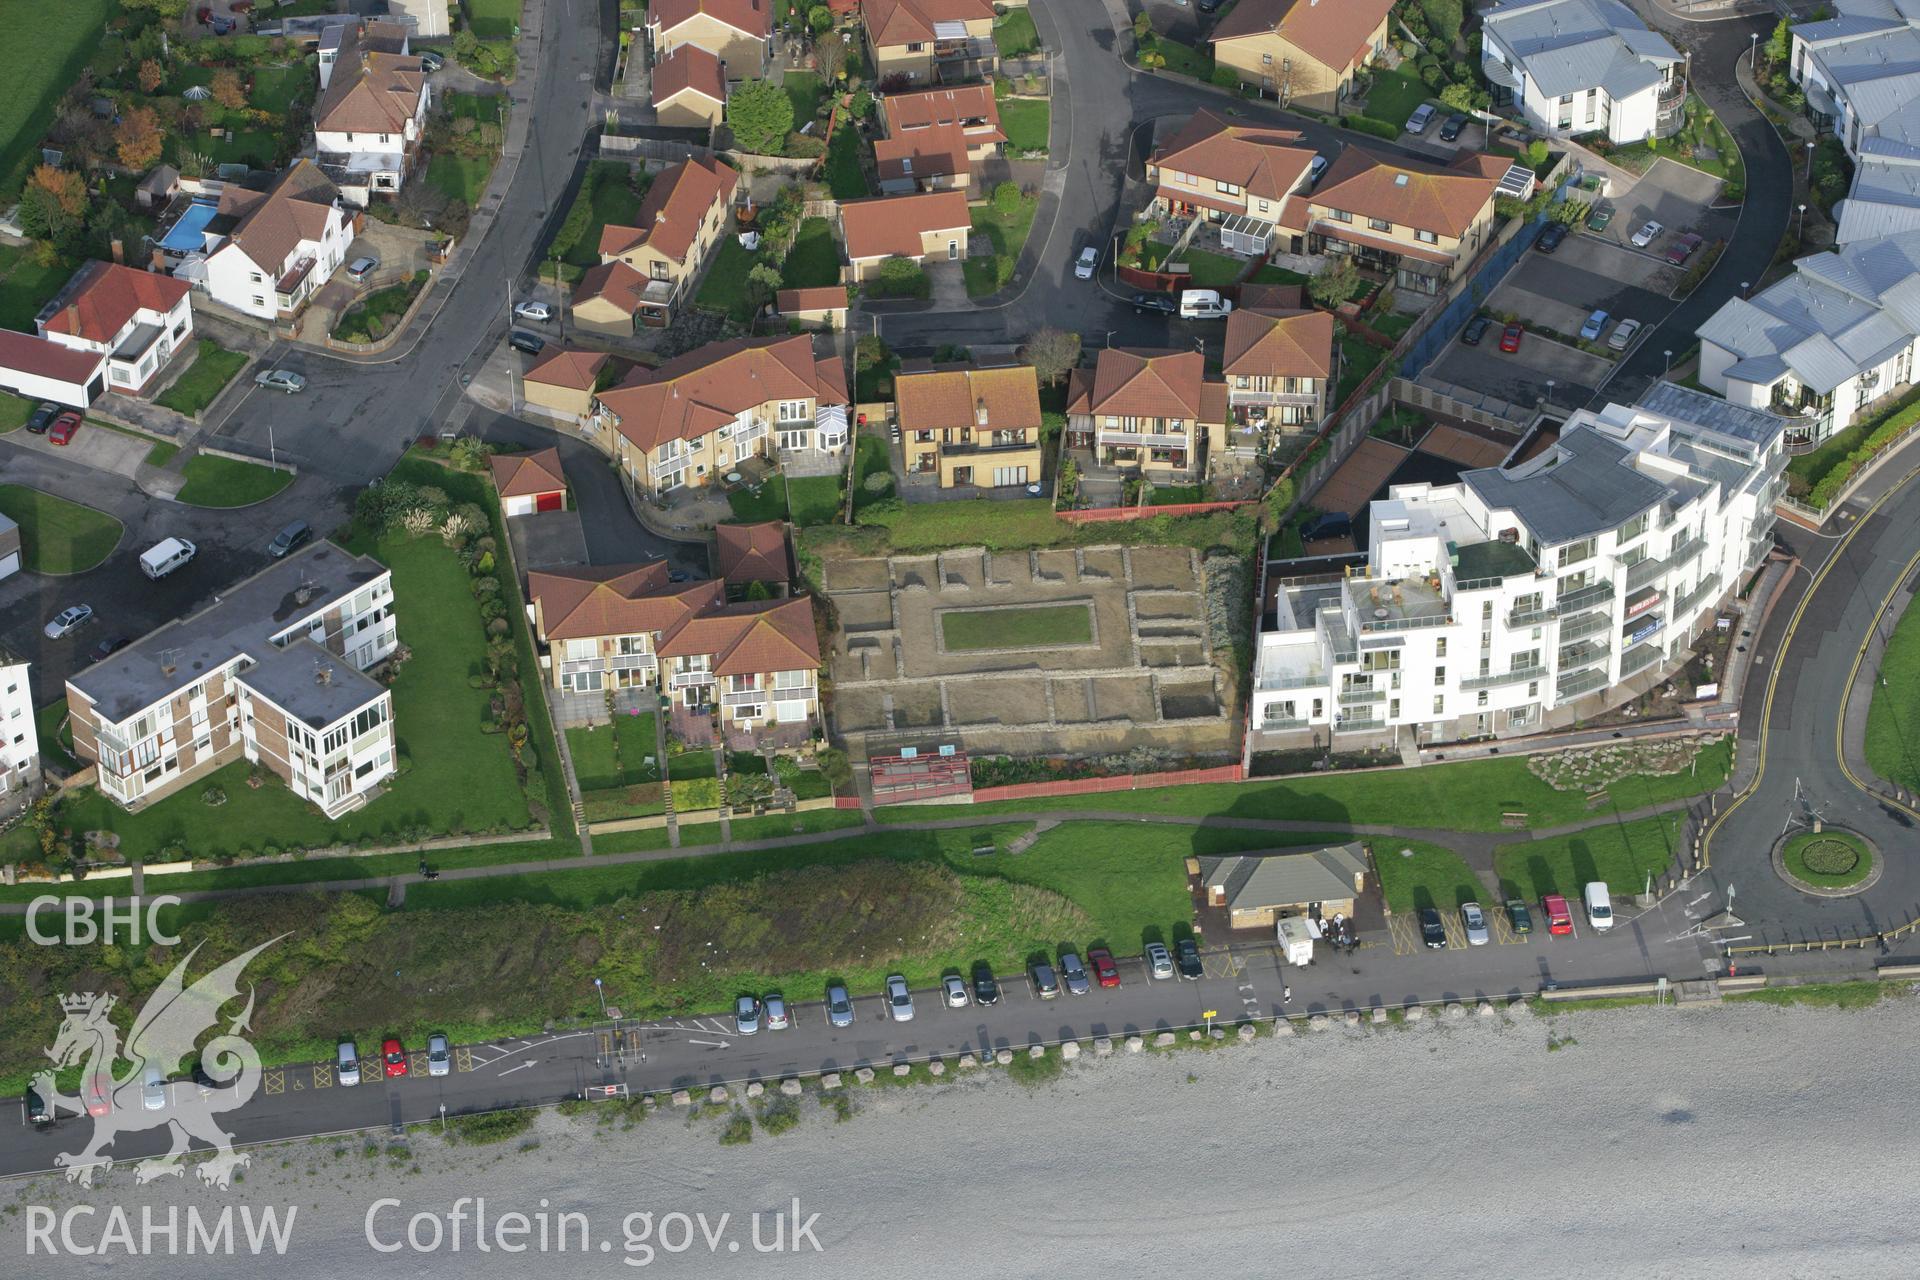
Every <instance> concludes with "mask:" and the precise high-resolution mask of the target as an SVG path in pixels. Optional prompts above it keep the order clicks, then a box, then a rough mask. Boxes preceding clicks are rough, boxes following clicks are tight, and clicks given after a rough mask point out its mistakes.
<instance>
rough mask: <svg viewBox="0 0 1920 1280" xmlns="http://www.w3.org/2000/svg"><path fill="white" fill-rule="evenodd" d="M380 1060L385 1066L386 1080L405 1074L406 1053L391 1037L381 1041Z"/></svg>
mask: <svg viewBox="0 0 1920 1280" xmlns="http://www.w3.org/2000/svg"><path fill="white" fill-rule="evenodd" d="M380 1059H381V1061H383V1062H385V1063H386V1064H387V1079H389V1080H391V1079H393V1078H394V1077H396V1076H403V1075H405V1074H407V1051H406V1050H405V1049H402V1048H401V1047H400V1042H399V1041H398V1040H396V1039H394V1038H393V1037H392V1036H388V1037H387V1038H386V1039H385V1040H383V1041H381V1043H380Z"/></svg>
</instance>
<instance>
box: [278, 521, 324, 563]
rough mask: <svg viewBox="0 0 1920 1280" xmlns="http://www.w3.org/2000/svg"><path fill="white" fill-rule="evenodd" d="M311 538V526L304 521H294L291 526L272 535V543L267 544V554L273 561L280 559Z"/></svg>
mask: <svg viewBox="0 0 1920 1280" xmlns="http://www.w3.org/2000/svg"><path fill="white" fill-rule="evenodd" d="M312 536H313V526H312V525H309V524H308V523H307V522H306V521H305V520H295V521H294V522H293V523H292V524H290V525H288V526H287V527H286V528H284V529H282V530H281V531H280V532H278V533H276V534H274V535H273V541H272V542H269V543H268V544H267V554H268V555H270V556H272V557H273V558H274V559H275V560H279V559H282V558H283V557H285V556H286V555H287V554H288V553H289V552H291V551H292V550H293V549H294V548H295V547H298V546H300V545H301V544H302V543H304V542H305V541H306V540H307V539H309V538H311V537H312Z"/></svg>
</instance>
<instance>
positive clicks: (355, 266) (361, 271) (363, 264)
mask: <svg viewBox="0 0 1920 1280" xmlns="http://www.w3.org/2000/svg"><path fill="white" fill-rule="evenodd" d="M379 269H380V259H378V258H375V257H370V256H369V257H364V258H355V259H354V260H353V261H352V262H349V263H348V264H347V279H349V280H351V281H353V282H354V283H355V284H359V283H361V282H362V281H364V280H365V279H366V278H367V277H368V276H370V275H372V274H373V273H374V272H376V271H378V270H379Z"/></svg>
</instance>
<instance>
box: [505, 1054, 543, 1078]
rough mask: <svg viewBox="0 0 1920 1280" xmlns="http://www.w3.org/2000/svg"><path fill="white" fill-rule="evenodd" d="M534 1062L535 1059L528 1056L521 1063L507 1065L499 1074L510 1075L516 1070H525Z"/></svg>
mask: <svg viewBox="0 0 1920 1280" xmlns="http://www.w3.org/2000/svg"><path fill="white" fill-rule="evenodd" d="M534 1062H535V1059H533V1058H528V1059H527V1060H526V1061H525V1062H523V1063H521V1064H520V1065H519V1066H517V1067H508V1068H507V1069H506V1070H505V1071H502V1072H501V1073H500V1074H501V1075H503V1076H510V1075H512V1074H513V1073H514V1072H516V1071H525V1070H526V1069H527V1068H528V1067H531V1066H533V1065H534Z"/></svg>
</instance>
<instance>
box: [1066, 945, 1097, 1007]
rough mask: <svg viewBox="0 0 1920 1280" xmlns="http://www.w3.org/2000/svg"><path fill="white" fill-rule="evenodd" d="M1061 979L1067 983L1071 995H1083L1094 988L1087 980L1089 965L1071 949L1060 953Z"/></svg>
mask: <svg viewBox="0 0 1920 1280" xmlns="http://www.w3.org/2000/svg"><path fill="white" fill-rule="evenodd" d="M1060 980H1061V981H1062V982H1064V983H1066V984H1067V992H1068V994H1070V995H1076V996H1083V995H1085V994H1087V992H1089V991H1091V990H1093V984H1092V983H1090V982H1088V981H1087V967H1086V966H1085V965H1083V964H1081V963H1080V957H1079V956H1077V955H1075V954H1074V953H1073V952H1071V951H1062V952H1061V953H1060Z"/></svg>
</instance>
